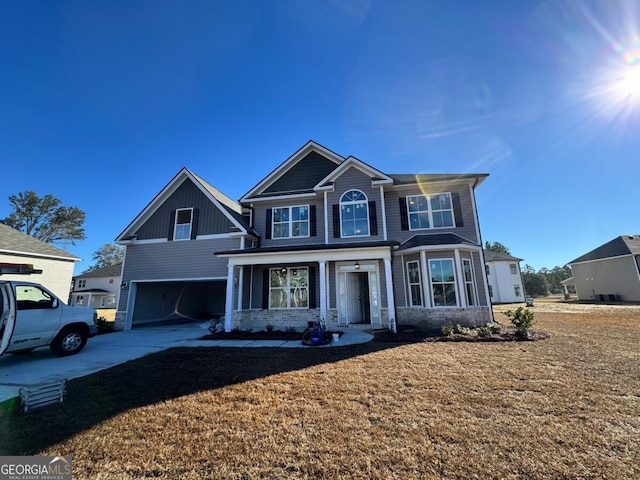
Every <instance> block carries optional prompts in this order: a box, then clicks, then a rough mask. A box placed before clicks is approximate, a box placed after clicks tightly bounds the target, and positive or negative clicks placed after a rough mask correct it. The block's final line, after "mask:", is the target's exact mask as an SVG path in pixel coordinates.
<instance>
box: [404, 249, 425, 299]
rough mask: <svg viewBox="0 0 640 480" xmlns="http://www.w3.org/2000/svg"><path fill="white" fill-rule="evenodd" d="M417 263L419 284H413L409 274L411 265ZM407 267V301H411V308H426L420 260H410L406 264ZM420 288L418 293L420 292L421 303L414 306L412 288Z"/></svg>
mask: <svg viewBox="0 0 640 480" xmlns="http://www.w3.org/2000/svg"><path fill="white" fill-rule="evenodd" d="M412 263H415V264H416V268H417V270H418V283H411V276H410V274H409V265H410V264H412ZM406 267H407V300H409V302H407V303H409V307H423V306H424V298H423V297H424V295H423V294H422V271H421V270H420V261H419V260H410V261H408V262H407V263H406ZM412 286H418V288H419V289H418V291H419V292H420V303H419V304H418V305H414V304H413V295H412V294H411V287H412Z"/></svg>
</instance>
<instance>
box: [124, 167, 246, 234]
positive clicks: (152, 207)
mask: <svg viewBox="0 0 640 480" xmlns="http://www.w3.org/2000/svg"><path fill="white" fill-rule="evenodd" d="M187 180H189V181H191V182H192V183H193V184H194V185H195V186H196V187H197V188H198V189H199V190H200V191H201V192H202V193H203V194H204V195H205V196H206V197H207V198H208V199H209V200H210V201H211V202H212V203H213V204H214V205H216V207H218V209H219V210H220V211H221V212H222V213H223V214H224V215H225V216H226V217H227V218H228V219H229V221H230V222H231V223H232V224H233V225H234V226H235V227H236V228H237V229H238V230H239V231H240V232H242V233H249V234H252V235H255V232H254V231H253V230H252V229H251V228H250V227H249V222H248V220H247V219H246V218H245V217H244V216H243V215H242V207H241V206H240V205H239V204H238V203H237V202H235V201H233V200H232V199H231V198H229V197H227V196H226V195H225V194H223V193H222V192H221V191H220V190H218V189H217V188H215V187H214V186H213V185H211V184H209V183H208V182H206V181H204V180H203V179H202V178H200V177H199V176H197V175H195V174H194V173H193V172H191V171H190V170H189V169H188V168H186V167H183V168H182V169H181V170H180V171H179V172H178V173H177V174H176V175H175V176H174V177H173V178H172V179H171V180H170V181H169V183H167V185H166V186H165V187H164V188H163V189H162V190H160V192H159V193H158V194H157V195H156V196H155V197H154V198H153V199H152V200H151V202H149V204H148V205H147V206H146V207H145V208H144V209H143V210H142V211H141V212H140V213H139V214H138V216H136V218H134V219H133V221H132V222H131V223H130V224H129V225H127V227H126V228H125V229H124V230H123V231H122V233H120V235H118V236H117V237H116V242H120V241H123V240H126V239H127V238H128V237H130V236H132V235H134V234H135V232H136V231H137V229H138V228H140V226H141V225H143V224H144V223H145V222H146V221H147V220H148V219H149V218H150V217H151V216H152V215H153V213H154V212H155V211H156V210H157V209H158V208H159V207H160V206H161V205H162V204H163V203H164V202H165V201H166V200H167V199H168V198H169V197H170V196H171V195H172V194H173V193H174V192H175V191H176V190H177V189H178V187H179V186H180V185H182V183H183V182H185V181H187Z"/></svg>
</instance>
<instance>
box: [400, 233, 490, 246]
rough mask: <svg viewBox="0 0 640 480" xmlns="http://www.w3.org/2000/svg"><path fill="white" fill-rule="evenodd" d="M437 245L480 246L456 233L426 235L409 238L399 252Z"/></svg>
mask: <svg viewBox="0 0 640 480" xmlns="http://www.w3.org/2000/svg"><path fill="white" fill-rule="evenodd" d="M437 245H473V246H475V247H477V246H478V244H477V243H474V242H472V241H471V240H467V239H466V238H464V237H461V236H460V235H456V234H455V233H434V234H424V235H414V236H413V237H411V238H408V239H407V240H405V241H404V242H402V244H401V245H400V248H399V249H398V250H406V249H408V248H414V247H426V246H437Z"/></svg>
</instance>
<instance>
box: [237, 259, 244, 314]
mask: <svg viewBox="0 0 640 480" xmlns="http://www.w3.org/2000/svg"><path fill="white" fill-rule="evenodd" d="M243 281H244V268H243V267H240V268H239V269H238V303H237V307H236V310H242V290H243V285H242V282H243Z"/></svg>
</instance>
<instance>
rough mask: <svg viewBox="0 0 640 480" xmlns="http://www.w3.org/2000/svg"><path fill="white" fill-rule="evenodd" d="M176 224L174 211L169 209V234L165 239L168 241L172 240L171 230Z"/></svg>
mask: <svg viewBox="0 0 640 480" xmlns="http://www.w3.org/2000/svg"><path fill="white" fill-rule="evenodd" d="M175 224H176V211H175V210H171V213H170V214H169V234H168V235H167V240H169V241H170V242H171V241H172V240H173V230H174V227H175Z"/></svg>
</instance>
